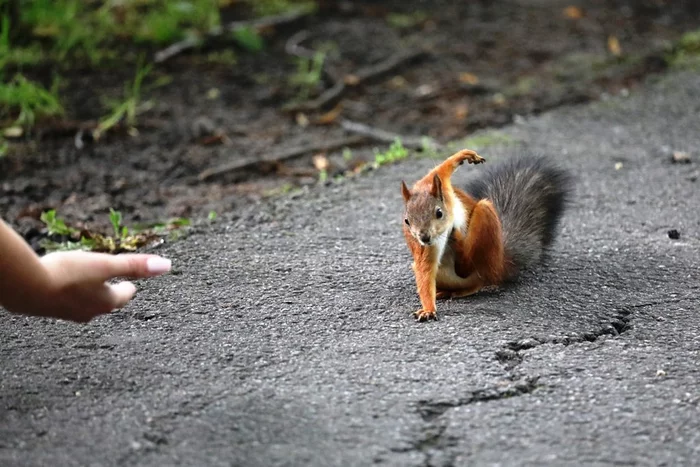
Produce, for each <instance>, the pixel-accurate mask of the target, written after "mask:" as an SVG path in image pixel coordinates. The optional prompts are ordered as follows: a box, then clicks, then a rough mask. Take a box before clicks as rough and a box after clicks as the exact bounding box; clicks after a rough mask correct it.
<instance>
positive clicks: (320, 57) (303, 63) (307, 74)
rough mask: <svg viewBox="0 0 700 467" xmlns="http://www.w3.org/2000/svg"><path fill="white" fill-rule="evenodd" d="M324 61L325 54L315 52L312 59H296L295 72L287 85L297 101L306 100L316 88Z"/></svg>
mask: <svg viewBox="0 0 700 467" xmlns="http://www.w3.org/2000/svg"><path fill="white" fill-rule="evenodd" d="M325 61H326V54H325V53H324V52H322V51H317V52H315V53H314V56H313V58H306V57H299V58H297V59H296V62H297V70H296V72H295V73H294V74H293V75H292V76H291V77H290V78H289V84H290V85H291V86H292V87H293V88H294V89H295V90H296V93H297V95H296V99H297V100H298V101H305V100H307V99H308V98H309V96H310V95H311V93H312V92H313V91H314V90H315V89H316V88H317V87H318V85H319V83H320V82H321V76H322V75H323V63H324V62H325Z"/></svg>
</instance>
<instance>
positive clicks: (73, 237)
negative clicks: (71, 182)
mask: <svg viewBox="0 0 700 467" xmlns="http://www.w3.org/2000/svg"><path fill="white" fill-rule="evenodd" d="M40 219H41V221H42V222H43V223H44V224H45V225H46V230H47V232H48V234H49V235H50V236H60V237H65V238H64V239H63V240H62V241H54V240H52V239H48V238H47V239H44V240H42V242H41V246H42V248H44V249H45V250H46V251H47V252H52V251H70V250H84V251H98V252H105V253H121V252H125V251H136V250H137V249H139V248H141V247H143V246H146V245H148V244H150V243H152V242H154V241H158V240H160V239H162V238H163V237H164V236H167V237H168V238H169V239H173V238H174V235H177V234H178V232H179V230H180V229H182V228H183V227H187V226H189V225H191V222H190V220H189V219H186V218H176V219H170V220H169V221H167V222H159V223H155V224H151V225H147V226H133V227H132V228H131V229H129V228H128V227H127V226H125V225H124V224H123V222H122V214H121V212H119V211H116V210H114V209H112V208H110V210H109V221H110V224H111V225H112V231H113V234H112V235H104V234H101V233H99V232H91V231H81V230H79V229H76V228H74V227H71V226H69V225H67V224H66V222H65V221H64V220H63V219H61V218H60V217H58V215H57V214H56V211H55V210H53V209H51V210H49V211H45V212H43V213H42V214H41V217H40ZM210 220H213V219H211V213H210Z"/></svg>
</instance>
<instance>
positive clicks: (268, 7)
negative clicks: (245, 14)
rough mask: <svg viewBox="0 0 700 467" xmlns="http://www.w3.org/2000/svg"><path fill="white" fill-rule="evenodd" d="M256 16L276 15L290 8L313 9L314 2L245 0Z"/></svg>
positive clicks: (305, 0) (308, 0) (306, 0)
mask: <svg viewBox="0 0 700 467" xmlns="http://www.w3.org/2000/svg"><path fill="white" fill-rule="evenodd" d="M246 3H248V4H250V6H251V7H252V8H253V11H254V12H255V14H256V15H258V16H270V15H278V14H282V13H285V12H288V11H290V10H307V11H314V10H315V9H316V2H315V1H310V0H247V1H246Z"/></svg>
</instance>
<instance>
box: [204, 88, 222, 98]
mask: <svg viewBox="0 0 700 467" xmlns="http://www.w3.org/2000/svg"><path fill="white" fill-rule="evenodd" d="M220 95H221V91H219V89H218V88H211V89H210V90H208V91H207V99H209V100H214V99H217V98H218V97H219V96H220Z"/></svg>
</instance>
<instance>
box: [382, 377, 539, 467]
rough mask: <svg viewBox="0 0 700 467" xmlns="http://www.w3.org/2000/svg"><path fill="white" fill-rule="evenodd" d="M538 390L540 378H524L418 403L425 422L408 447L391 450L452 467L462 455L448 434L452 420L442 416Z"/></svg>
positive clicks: (427, 464) (428, 463)
mask: <svg viewBox="0 0 700 467" xmlns="http://www.w3.org/2000/svg"><path fill="white" fill-rule="evenodd" d="M539 387H541V385H540V384H538V377H524V378H522V379H521V380H519V381H516V382H513V383H511V384H506V385H503V386H493V387H488V388H484V389H477V390H474V391H471V392H469V393H467V394H466V395H465V396H463V397H459V398H457V399H447V400H421V401H418V402H417V403H416V404H415V409H416V412H417V413H418V415H420V417H421V420H422V421H423V426H422V428H421V429H420V430H419V433H418V436H416V437H415V438H413V439H412V440H409V441H408V445H407V446H403V447H396V448H392V449H390V451H391V452H393V453H406V452H412V451H416V452H419V453H421V454H423V455H424V456H425V457H424V459H423V462H422V465H423V466H425V467H434V466H438V465H440V466H452V465H454V464H455V460H456V458H457V456H458V454H459V453H457V452H454V449H452V448H455V447H457V446H458V445H459V438H457V437H456V436H452V435H449V434H447V433H446V432H447V428H448V426H449V421H448V420H446V419H445V418H442V416H443V415H444V414H445V413H446V412H447V411H448V410H450V409H454V408H458V407H463V406H466V405H470V404H475V403H479V402H492V401H497V400H503V399H509V398H511V397H517V396H522V395H525V394H530V393H532V392H533V391H535V390H536V389H537V388H539Z"/></svg>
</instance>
